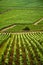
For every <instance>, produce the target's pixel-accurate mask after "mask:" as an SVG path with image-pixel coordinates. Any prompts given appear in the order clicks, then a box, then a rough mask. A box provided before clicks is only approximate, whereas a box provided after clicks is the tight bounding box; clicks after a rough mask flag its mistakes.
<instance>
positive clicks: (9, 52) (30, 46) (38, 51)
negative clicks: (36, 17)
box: [0, 32, 43, 65]
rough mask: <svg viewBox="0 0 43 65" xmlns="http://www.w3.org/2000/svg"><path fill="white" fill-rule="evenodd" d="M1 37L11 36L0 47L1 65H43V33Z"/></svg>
mask: <svg viewBox="0 0 43 65" xmlns="http://www.w3.org/2000/svg"><path fill="white" fill-rule="evenodd" d="M0 35H3V36H6V35H8V36H9V38H8V39H7V40H6V41H5V39H4V43H3V44H2V45H1V47H0V65H6V64H7V65H43V32H30V33H15V34H10V33H9V34H8V33H7V34H6V33H5V34H1V33H0ZM0 39H1V37H0ZM1 41H3V40H2V39H1Z"/></svg>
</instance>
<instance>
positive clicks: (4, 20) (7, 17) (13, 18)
mask: <svg viewBox="0 0 43 65" xmlns="http://www.w3.org/2000/svg"><path fill="white" fill-rule="evenodd" d="M40 18H43V8H38V9H37V8H36V9H34V8H32V9H22V10H21V9H20V10H11V11H8V12H5V13H3V14H0V29H1V28H3V27H6V26H9V25H12V24H15V23H34V22H35V21H36V22H37V20H38V19H40Z"/></svg>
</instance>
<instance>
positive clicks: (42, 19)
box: [34, 18, 43, 25]
mask: <svg viewBox="0 0 43 65" xmlns="http://www.w3.org/2000/svg"><path fill="white" fill-rule="evenodd" d="M41 21H43V18H41V19H39V20H38V21H36V22H35V23H34V25H37V24H38V23H40V22H41Z"/></svg>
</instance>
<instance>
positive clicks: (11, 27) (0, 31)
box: [0, 25, 16, 32]
mask: <svg viewBox="0 0 43 65" xmlns="http://www.w3.org/2000/svg"><path fill="white" fill-rule="evenodd" d="M15 26H16V25H11V26H8V27H6V28H4V29H2V30H1V31H0V32H4V31H6V30H8V29H9V28H13V27H15Z"/></svg>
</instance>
